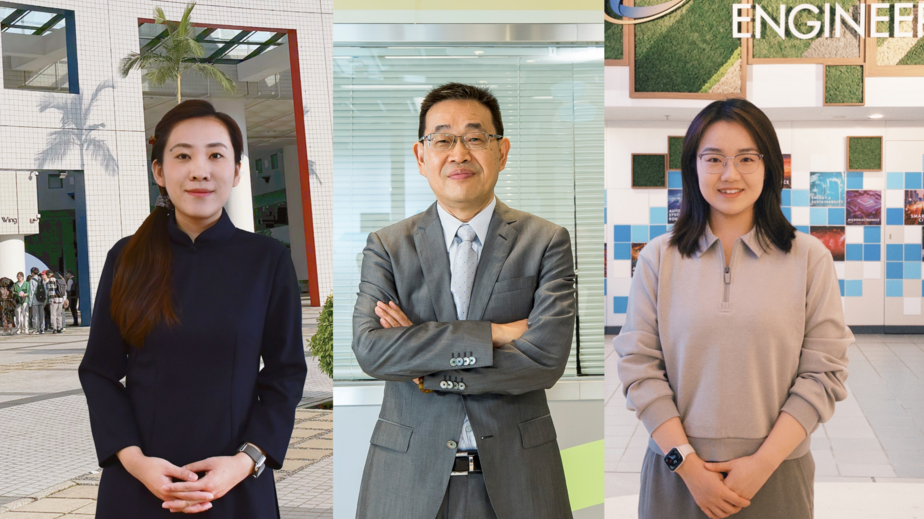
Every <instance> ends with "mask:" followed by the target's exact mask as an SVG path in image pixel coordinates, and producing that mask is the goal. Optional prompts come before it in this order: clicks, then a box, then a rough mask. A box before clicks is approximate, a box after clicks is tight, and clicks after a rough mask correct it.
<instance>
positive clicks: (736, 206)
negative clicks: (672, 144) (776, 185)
mask: <svg viewBox="0 0 924 519" xmlns="http://www.w3.org/2000/svg"><path fill="white" fill-rule="evenodd" d="M703 153H715V154H718V155H725V156H726V157H728V159H727V163H726V166H725V170H724V171H722V172H721V173H708V172H707V171H706V167H707V164H706V162H705V161H706V160H708V159H707V158H706V157H704V158H697V160H696V169H697V176H698V178H699V190H700V192H701V193H702V194H703V197H704V198H705V199H706V202H708V203H709V205H710V206H711V207H712V210H713V211H718V212H719V213H721V214H722V215H724V216H727V217H736V216H739V215H742V214H748V213H753V210H754V203H755V202H757V199H758V198H759V197H760V193H761V191H762V190H763V186H764V163H763V160H760V161H759V164H758V165H757V169H756V170H755V171H754V172H752V173H746V174H744V173H741V172H740V171H738V167H737V166H736V165H735V158H734V157H735V156H737V155H740V154H743V153H754V154H758V153H761V151H760V150H758V149H757V144H755V143H754V140H753V139H751V136H750V134H748V132H747V130H745V129H744V127H743V126H741V125H740V124H737V123H732V122H727V121H717V122H714V123H712V124H711V125H710V126H709V127H708V128H706V131H705V133H703V137H702V139H701V140H700V143H699V149H698V150H697V154H698V155H699V154H703ZM720 160H721V159H720ZM739 160H741V161H742V162H743V164H742V167H743V169H745V170H747V163H748V162H749V159H748V158H746V157H742V158H741V159H739ZM750 160H752V159H750Z"/></svg>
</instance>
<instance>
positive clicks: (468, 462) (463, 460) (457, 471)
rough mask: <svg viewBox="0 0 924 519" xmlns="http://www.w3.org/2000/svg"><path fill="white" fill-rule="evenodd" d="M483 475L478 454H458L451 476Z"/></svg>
mask: <svg viewBox="0 0 924 519" xmlns="http://www.w3.org/2000/svg"><path fill="white" fill-rule="evenodd" d="M480 473H481V459H479V458H478V453H477V452H457V453H456V459H455V461H454V462H453V464H452V472H450V473H449V475H450V476H467V475H469V474H480Z"/></svg>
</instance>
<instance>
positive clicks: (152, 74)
mask: <svg viewBox="0 0 924 519" xmlns="http://www.w3.org/2000/svg"><path fill="white" fill-rule="evenodd" d="M176 76H177V73H176V70H174V68H173V67H172V66H171V67H167V66H163V67H157V68H152V69H150V70H148V71H147V73H145V75H144V77H146V78H148V81H150V82H151V84H152V85H154V86H163V85H164V84H165V83H166V82H167V81H176Z"/></svg>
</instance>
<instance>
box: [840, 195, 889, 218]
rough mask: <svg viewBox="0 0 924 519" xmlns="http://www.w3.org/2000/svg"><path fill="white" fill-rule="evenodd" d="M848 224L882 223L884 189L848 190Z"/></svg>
mask: <svg viewBox="0 0 924 519" xmlns="http://www.w3.org/2000/svg"><path fill="white" fill-rule="evenodd" d="M847 225H882V191H859V190H858V191H853V190H851V191H847Z"/></svg>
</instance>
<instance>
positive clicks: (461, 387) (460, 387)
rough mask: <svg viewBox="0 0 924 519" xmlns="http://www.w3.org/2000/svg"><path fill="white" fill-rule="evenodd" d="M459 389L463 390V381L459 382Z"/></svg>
mask: <svg viewBox="0 0 924 519" xmlns="http://www.w3.org/2000/svg"><path fill="white" fill-rule="evenodd" d="M459 391H465V382H459Z"/></svg>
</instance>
